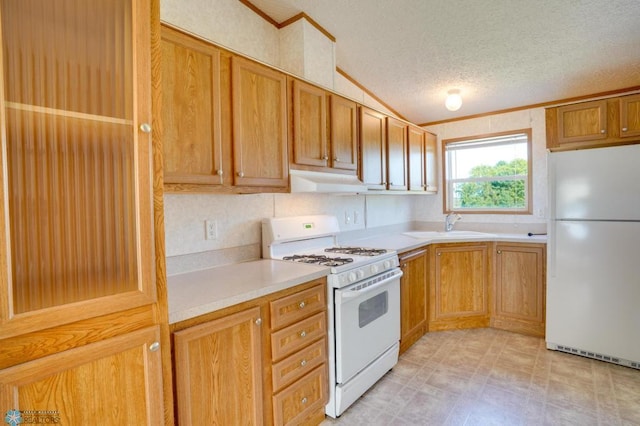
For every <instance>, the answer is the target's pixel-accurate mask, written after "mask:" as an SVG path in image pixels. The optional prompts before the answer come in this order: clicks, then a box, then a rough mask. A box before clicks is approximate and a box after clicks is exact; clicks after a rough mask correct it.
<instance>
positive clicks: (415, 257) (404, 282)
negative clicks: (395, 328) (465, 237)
mask: <svg viewBox="0 0 640 426" xmlns="http://www.w3.org/2000/svg"><path fill="white" fill-rule="evenodd" d="M400 267H401V268H402V272H403V273H404V275H403V276H402V278H400V353H402V352H404V351H406V350H407V349H409V347H411V345H413V344H414V343H415V342H416V341H417V340H418V339H420V338H421V337H422V336H423V335H424V333H426V331H427V321H428V317H427V288H428V286H427V279H428V274H427V250H426V249H421V250H417V251H413V252H410V253H406V254H401V255H400Z"/></svg>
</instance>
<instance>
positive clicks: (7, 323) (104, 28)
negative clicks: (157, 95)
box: [0, 0, 156, 339]
mask: <svg viewBox="0 0 640 426" xmlns="http://www.w3.org/2000/svg"><path fill="white" fill-rule="evenodd" d="M0 7H1V10H0V15H1V19H2V21H1V30H2V45H3V46H2V47H3V56H2V66H1V67H0V69H1V70H2V83H3V84H4V90H2V91H0V94H2V95H3V96H4V97H2V98H0V115H1V116H2V118H1V119H0V123H1V124H2V127H3V129H2V132H3V133H4V135H5V136H6V139H4V140H5V141H6V145H5V148H6V150H3V152H2V154H0V155H3V156H4V155H6V156H5V157H4V158H2V159H0V160H1V164H3V165H4V167H6V168H5V169H4V171H3V173H1V174H0V180H1V182H0V188H1V189H0V203H2V205H3V206H5V207H4V208H1V209H0V228H1V229H2V232H1V234H2V237H0V245H2V249H1V250H0V257H1V259H0V265H1V266H0V339H2V338H5V337H10V336H17V335H20V334H24V333H29V332H34V331H38V330H41V329H45V328H51V327H55V326H59V325H61V324H68V323H71V322H75V321H79V320H83V319H88V318H93V317H98V316H101V315H106V314H109V313H112V312H119V311H124V310H126V309H132V308H136V307H141V306H147V307H148V309H152V306H153V304H154V303H155V301H156V291H155V275H154V272H153V270H154V233H153V206H152V182H151V179H150V176H151V174H152V171H151V170H150V164H151V154H152V152H151V131H152V129H151V123H152V121H151V67H150V55H149V52H150V51H151V44H150V38H151V19H150V16H151V10H150V9H151V3H150V2H148V1H124V0H101V1H95V2H76V1H72V0H60V1H55V2H54V1H50V2H40V1H36V0H24V1H19V2H13V1H5V2H2V3H1V4H0ZM107 34H108V35H110V36H109V37H107V36H106V35H107ZM5 212H7V213H8V215H7V216H5Z"/></svg>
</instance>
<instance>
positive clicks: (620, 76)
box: [250, 0, 640, 123]
mask: <svg viewBox="0 0 640 426" xmlns="http://www.w3.org/2000/svg"><path fill="white" fill-rule="evenodd" d="M250 1H251V3H253V4H254V5H255V6H257V7H258V8H259V9H260V10H262V11H263V12H264V13H266V14H267V15H269V16H270V17H271V18H273V19H274V20H275V21H277V22H284V21H286V20H287V19H289V18H291V17H293V16H295V15H297V14H299V13H300V12H304V13H306V14H307V15H308V16H309V17H311V18H312V19H313V20H314V21H316V22H317V23H318V24H319V25H320V26H322V27H323V28H324V29H326V30H327V31H328V32H329V33H331V34H332V35H333V36H334V37H335V38H336V64H337V66H338V67H339V68H340V69H342V70H344V72H345V73H347V74H348V75H349V76H351V77H352V78H353V79H354V80H356V81H358V82H359V83H360V84H361V85H363V86H364V87H366V88H367V89H369V90H370V91H371V92H373V93H374V94H375V95H376V96H377V97H378V98H380V99H381V100H383V101H384V102H385V103H386V104H387V105H389V106H390V107H391V108H393V109H394V110H395V111H398V112H399V113H400V114H401V115H402V116H404V117H405V118H406V119H408V120H410V121H412V122H415V123H432V122H436V121H442V120H450V119H455V118H460V117H466V116H473V115H478V114H486V113H490V112H495V111H502V110H508V109H512V108H521V107H524V106H528V105H538V104H546V103H550V102H554V101H558V100H565V99H573V98H581V97H585V96H587V95H591V94H596V93H607V92H616V91H619V90H622V89H627V88H631V89H633V90H638V89H640V1H638V0H535V1H531V0H446V1H445V0H394V1H389V0H250ZM450 89H459V90H460V91H461V94H462V98H463V104H462V108H460V109H459V110H458V111H456V112H450V111H448V110H446V109H445V107H444V99H445V97H446V94H447V91H448V90H450Z"/></svg>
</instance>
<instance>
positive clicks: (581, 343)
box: [546, 145, 640, 369]
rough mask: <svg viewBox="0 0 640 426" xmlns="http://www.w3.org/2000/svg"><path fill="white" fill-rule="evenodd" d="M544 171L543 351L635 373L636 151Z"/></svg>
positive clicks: (564, 155) (554, 160)
mask: <svg viewBox="0 0 640 426" xmlns="http://www.w3.org/2000/svg"><path fill="white" fill-rule="evenodd" d="M548 170H549V194H550V200H549V214H550V220H549V229H548V233H549V240H548V247H547V248H548V264H547V318H546V342H547V348H549V349H554V350H560V351H564V352H568V353H574V354H577V355H582V356H586V357H590V358H594V359H600V360H604V361H609V362H613V363H617V364H621V365H626V366H629V367H632V368H638V369H640V145H626V146H617V147H608V148H598V149H586V150H579V151H567V152H557V153H549V155H548Z"/></svg>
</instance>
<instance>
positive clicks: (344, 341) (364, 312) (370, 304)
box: [335, 268, 402, 383]
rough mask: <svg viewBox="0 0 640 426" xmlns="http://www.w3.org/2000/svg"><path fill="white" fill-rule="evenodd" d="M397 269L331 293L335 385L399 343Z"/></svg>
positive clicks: (398, 274) (398, 283) (398, 273)
mask: <svg viewBox="0 0 640 426" xmlns="http://www.w3.org/2000/svg"><path fill="white" fill-rule="evenodd" d="M401 276H402V271H401V270H400V269H399V268H397V269H393V270H391V271H388V272H385V273H383V274H380V275H377V276H375V277H372V278H369V279H367V280H366V281H363V282H358V283H355V284H352V285H350V286H348V287H344V288H340V289H336V290H335V331H336V382H337V383H346V382H347V381H348V380H349V379H351V378H352V377H353V376H355V375H356V373H358V372H359V371H360V370H362V369H363V368H365V367H366V366H367V365H368V364H369V363H371V362H372V361H374V360H375V359H376V358H378V357H379V356H380V355H381V354H382V353H384V352H385V351H386V350H387V349H389V348H390V347H391V346H393V344H394V343H397V342H398V341H399V340H400V277H401Z"/></svg>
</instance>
